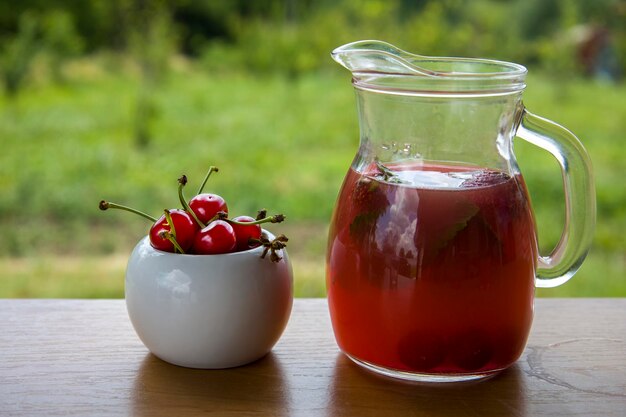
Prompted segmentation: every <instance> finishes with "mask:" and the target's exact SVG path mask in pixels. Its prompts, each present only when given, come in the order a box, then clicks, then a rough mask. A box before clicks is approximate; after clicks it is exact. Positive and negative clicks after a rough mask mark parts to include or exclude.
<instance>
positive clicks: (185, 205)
mask: <svg viewBox="0 0 626 417" xmlns="http://www.w3.org/2000/svg"><path fill="white" fill-rule="evenodd" d="M209 172H210V171H209ZM186 184H187V176H186V175H184V174H183V176H182V177H180V178H179V179H178V199H179V200H180V204H182V206H183V209H185V211H186V212H187V213H189V215H190V216H191V217H193V220H194V221H195V222H196V223H197V224H198V226H200V229H204V228H205V227H206V225H205V224H204V223H202V222H201V221H200V219H198V216H196V213H194V211H193V210H192V209H191V207H189V204H188V203H187V199H185V196H184V195H183V187H184V186H185V185H186Z"/></svg>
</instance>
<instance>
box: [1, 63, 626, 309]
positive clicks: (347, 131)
mask: <svg viewBox="0 0 626 417" xmlns="http://www.w3.org/2000/svg"><path fill="white" fill-rule="evenodd" d="M76 68H77V69H75V71H74V72H73V73H72V74H71V77H70V78H69V82H68V83H67V84H65V85H63V86H54V85H46V84H39V85H33V86H31V87H30V88H29V89H27V90H25V91H24V92H23V94H22V95H20V96H19V97H18V99H17V100H16V101H12V102H9V101H7V99H6V98H1V99H0V145H1V152H0V196H1V198H0V228H1V230H2V232H3V239H0V253H1V254H2V255H1V256H0V270H2V271H3V272H2V274H0V297H119V296H122V295H123V270H124V266H125V265H124V262H123V260H124V259H125V257H126V256H127V254H128V253H129V251H130V249H131V248H132V246H133V245H134V243H135V242H136V241H137V240H139V238H140V236H141V235H143V234H145V232H146V228H147V227H148V225H147V224H146V223H145V222H144V221H143V220H142V219H140V218H136V217H134V216H132V215H130V214H126V213H121V212H107V213H102V212H100V211H99V210H98V209H97V203H98V201H99V200H101V199H102V198H106V199H109V200H112V201H116V202H120V203H125V204H128V205H132V206H135V207H137V208H140V209H142V210H145V211H148V212H150V213H152V214H155V215H156V214H159V213H160V212H161V210H162V209H163V208H166V207H173V206H176V205H177V197H176V179H177V177H178V176H180V174H181V173H186V174H187V175H188V177H189V178H190V183H191V184H190V187H189V188H190V191H188V193H189V194H190V193H191V190H194V189H195V188H196V187H197V185H198V182H199V181H200V180H201V178H202V177H203V175H204V173H205V171H206V169H207V168H208V166H209V165H211V164H214V165H218V166H219V167H220V172H219V174H217V175H215V176H214V177H212V178H211V181H210V184H209V188H210V189H211V191H213V192H217V193H219V194H221V195H223V196H224V197H225V198H226V199H227V200H228V201H229V206H230V209H231V213H233V214H245V213H255V212H256V210H257V209H259V208H261V207H266V208H267V209H268V210H269V211H270V212H283V213H285V214H286V215H287V216H288V220H287V222H286V223H285V225H284V228H283V227H281V226H282V225H278V226H277V227H275V229H274V230H275V231H280V232H285V233H287V234H288V236H289V237H290V238H291V240H290V245H289V250H290V254H291V257H292V260H293V262H294V269H295V275H296V283H295V285H296V295H298V296H321V295H323V294H324V278H323V275H324V250H325V243H326V242H325V235H326V230H327V226H328V219H329V217H330V213H331V210H332V207H333V205H334V202H335V198H336V194H337V191H338V189H339V186H340V184H341V181H342V179H343V175H344V174H345V171H346V169H347V167H348V166H349V164H350V162H351V160H352V158H353V156H354V153H355V151H356V149H357V146H358V126H357V120H356V111H355V104H354V97H353V93H352V90H351V87H350V85H349V77H348V76H347V74H344V73H343V72H338V73H337V74H334V75H328V74H311V75H308V76H304V77H301V78H297V79H286V78H281V77H264V78H257V77H254V76H252V75H246V74H232V75H224V74H221V75H210V74H207V73H204V72H203V71H202V70H201V69H199V68H194V67H193V66H187V67H184V68H183V69H179V70H177V71H175V72H173V73H172V74H171V76H170V77H169V78H168V80H167V81H166V82H165V83H164V84H163V85H162V86H161V87H160V88H159V90H158V91H155V92H154V99H155V102H156V104H157V105H156V118H155V122H154V124H153V126H152V128H153V132H154V136H153V138H152V140H151V141H150V143H149V144H148V146H147V147H145V148H141V147H138V146H137V145H136V143H135V141H134V139H133V112H134V103H135V99H136V96H137V93H138V88H137V84H138V83H137V79H136V77H134V76H133V75H132V72H128V71H120V72H119V73H107V72H105V71H102V70H100V69H99V67H98V65H97V64H94V63H90V62H83V63H81V64H80V65H78V66H76ZM528 84H529V87H528V89H527V91H526V93H525V102H526V104H527V105H528V107H529V108H530V109H531V110H532V111H533V112H535V113H537V114H540V115H542V116H545V117H548V118H551V119H553V120H555V121H557V122H559V123H561V124H564V125H565V126H567V127H568V128H570V129H571V130H572V131H574V132H576V133H577V134H578V135H579V137H580V138H581V140H582V141H583V143H584V144H585V146H586V147H587V149H588V150H589V152H590V154H591V157H592V160H593V162H594V167H595V172H596V186H597V194H598V226H597V233H596V237H595V241H594V247H593V249H592V252H591V254H590V257H589V259H588V261H587V262H586V263H585V264H584V265H583V267H582V269H581V270H580V272H579V274H578V275H577V276H576V277H575V278H574V279H573V280H572V281H570V282H569V283H567V284H566V285H564V286H562V287H560V288H557V289H553V290H540V291H539V292H538V293H539V295H541V296H626V281H625V280H624V264H625V245H624V233H625V232H626V189H625V188H624V186H623V175H624V172H625V169H624V168H625V166H624V165H625V163H624V160H625V157H626V151H625V150H624V137H625V136H624V135H625V133H624V132H626V101H625V100H624V99H623V97H625V96H626V86H624V85H619V86H615V85H602V84H596V83H594V82H592V81H586V80H571V81H568V82H567V83H566V84H563V83H562V82H559V81H558V80H554V79H549V78H545V77H542V76H534V77H531V78H530V79H529V83H528ZM517 142H519V143H516V154H517V156H518V159H519V162H520V166H521V168H522V170H523V173H524V176H525V178H526V181H527V183H528V187H529V189H530V192H531V196H532V200H533V204H534V207H535V211H536V214H537V219H538V227H539V234H540V241H541V246H542V248H543V250H544V252H545V251H546V250H548V249H549V248H551V247H552V246H553V245H554V243H555V242H556V241H557V240H558V237H559V235H560V232H561V227H562V221H563V214H562V211H563V208H562V207H563V202H562V194H561V191H560V189H561V180H560V173H559V170H558V167H557V165H556V163H555V162H554V161H552V159H551V158H550V157H549V156H546V155H544V153H545V152H544V151H541V150H537V149H534V148H533V147H532V145H528V144H525V143H522V141H517ZM112 260H115V261H112Z"/></svg>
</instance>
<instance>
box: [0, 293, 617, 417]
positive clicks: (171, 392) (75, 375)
mask: <svg viewBox="0 0 626 417" xmlns="http://www.w3.org/2000/svg"><path fill="white" fill-rule="evenodd" d="M22 415H28V416H57V415H63V416H100V415H122V416H124V415H129V416H130V415H133V416H165V415H171V416H189V415H209V416H460V417H463V416H468V417H469V416H561V415H562V416H625V415H626V299H558V300H557V299H539V300H537V303H536V316H535V322H534V324H533V331H532V333H531V337H530V340H529V343H528V346H527V348H526V350H525V352H524V355H523V357H522V358H521V359H520V360H519V361H518V362H517V363H516V364H515V365H514V366H513V367H512V368H510V369H509V370H507V371H505V372H503V373H502V374H500V375H498V376H496V377H494V378H492V379H490V380H487V381H483V382H480V383H464V384H457V385H438V386H432V385H419V384H415V383H406V382H401V381H396V380H393V379H389V378H385V377H380V376H378V375H374V374H371V373H369V372H368V371H366V370H363V369H361V368H359V367H358V366H356V365H354V364H353V363H352V362H350V360H348V359H347V358H346V357H344V356H343V355H342V354H341V353H340V352H339V351H338V349H337V345H336V344H335V341H334V338H333V335H332V330H331V327H330V320H329V317H328V310H327V306H326V300H324V299H298V300H296V301H295V304H294V309H293V313H292V317H291V320H290V322H289V326H288V328H287V330H286V332H285V334H284V335H283V337H282V338H281V340H280V342H279V343H278V344H277V345H276V347H275V348H274V350H273V351H272V352H271V353H270V354H269V355H267V356H266V357H265V358H263V359H261V360H259V361H257V362H255V363H253V364H251V365H248V366H243V367H240V368H235V369H230V370H219V371H205V370H192V369H186V368H180V367H177V366H173V365H169V364H167V363H165V362H162V361H161V360H159V359H158V358H156V357H154V356H153V355H151V354H149V353H148V351H147V350H146V348H145V347H144V346H143V345H142V344H141V342H140V341H139V339H138V338H137V336H136V335H135V333H134V331H133V329H132V327H131V324H130V321H129V320H128V316H127V313H126V308H125V305H124V301H123V300H0V416H22Z"/></svg>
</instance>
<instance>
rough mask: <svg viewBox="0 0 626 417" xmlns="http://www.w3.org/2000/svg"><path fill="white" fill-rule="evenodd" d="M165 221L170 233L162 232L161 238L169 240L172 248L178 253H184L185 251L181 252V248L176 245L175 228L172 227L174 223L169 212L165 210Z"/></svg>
mask: <svg viewBox="0 0 626 417" xmlns="http://www.w3.org/2000/svg"><path fill="white" fill-rule="evenodd" d="M164 211H165V220H166V221H167V224H168V225H169V226H170V231H169V233H168V232H165V231H164V232H163V233H162V235H163V237H165V238H166V239H167V240H169V241H170V242H172V245H174V247H175V248H176V249H177V250H178V251H179V252H180V253H185V251H184V250H183V248H181V247H180V245H179V244H178V242H177V241H176V228H175V227H174V221H173V220H172V215H171V214H170V211H169V210H167V209H165V210H164Z"/></svg>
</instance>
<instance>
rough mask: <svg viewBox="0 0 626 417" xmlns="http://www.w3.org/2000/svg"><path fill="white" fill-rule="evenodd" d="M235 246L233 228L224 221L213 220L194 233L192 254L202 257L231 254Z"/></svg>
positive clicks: (235, 239) (235, 240)
mask: <svg viewBox="0 0 626 417" xmlns="http://www.w3.org/2000/svg"><path fill="white" fill-rule="evenodd" d="M236 245H237V238H236V236H235V231H234V230H233V227H232V226H231V225H230V224H228V223H227V222H225V221H224V220H214V221H212V222H211V223H209V225H208V226H207V227H205V228H204V229H202V230H200V231H199V232H198V233H196V237H195V239H194V242H193V252H194V253H197V254H202V255H212V254H218V253H228V252H232V251H233V249H235V246H236Z"/></svg>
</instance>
